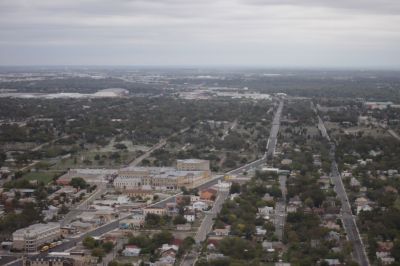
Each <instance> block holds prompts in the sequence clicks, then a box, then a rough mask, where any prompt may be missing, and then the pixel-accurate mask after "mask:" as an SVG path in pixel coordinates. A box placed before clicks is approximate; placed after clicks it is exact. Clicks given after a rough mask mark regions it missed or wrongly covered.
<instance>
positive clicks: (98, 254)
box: [92, 248, 106, 260]
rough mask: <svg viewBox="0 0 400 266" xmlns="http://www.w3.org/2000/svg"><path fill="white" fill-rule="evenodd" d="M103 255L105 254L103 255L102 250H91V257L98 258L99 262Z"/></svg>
mask: <svg viewBox="0 0 400 266" xmlns="http://www.w3.org/2000/svg"><path fill="white" fill-rule="evenodd" d="M105 255H106V254H105V252H104V250H103V249H102V248H94V249H93V250H92V256H93V257H98V258H99V259H100V260H101V258H103V257H104V256H105Z"/></svg>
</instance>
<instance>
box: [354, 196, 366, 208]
mask: <svg viewBox="0 0 400 266" xmlns="http://www.w3.org/2000/svg"><path fill="white" fill-rule="evenodd" d="M368 203H369V200H368V199H367V198H365V197H359V198H357V199H356V200H355V204H356V206H357V207H363V206H365V205H367V204H368Z"/></svg>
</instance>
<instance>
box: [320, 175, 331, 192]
mask: <svg viewBox="0 0 400 266" xmlns="http://www.w3.org/2000/svg"><path fill="white" fill-rule="evenodd" d="M318 183H319V184H320V188H321V189H324V190H327V189H329V186H330V184H331V179H330V177H329V176H326V175H323V176H320V178H319V180H318Z"/></svg>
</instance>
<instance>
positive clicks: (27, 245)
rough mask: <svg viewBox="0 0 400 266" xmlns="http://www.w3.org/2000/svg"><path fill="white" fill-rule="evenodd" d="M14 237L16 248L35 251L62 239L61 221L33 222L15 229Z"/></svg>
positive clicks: (14, 246)
mask: <svg viewBox="0 0 400 266" xmlns="http://www.w3.org/2000/svg"><path fill="white" fill-rule="evenodd" d="M12 237H13V248H14V249H17V250H24V251H26V252H35V251H37V250H38V248H39V247H40V246H42V245H44V244H46V243H51V242H53V241H55V240H58V239H60V237H61V228H60V224H59V223H47V224H33V225H31V226H28V227H26V228H22V229H19V230H17V231H15V232H14V233H13V235H12Z"/></svg>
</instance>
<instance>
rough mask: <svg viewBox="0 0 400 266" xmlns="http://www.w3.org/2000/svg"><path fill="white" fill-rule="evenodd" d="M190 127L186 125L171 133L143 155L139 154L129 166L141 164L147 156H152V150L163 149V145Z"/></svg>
mask: <svg viewBox="0 0 400 266" xmlns="http://www.w3.org/2000/svg"><path fill="white" fill-rule="evenodd" d="M189 129H190V127H186V128H184V129H181V130H180V131H178V132H176V133H174V134H172V135H170V136H169V137H167V138H165V139H162V140H160V141H159V142H158V143H157V144H156V145H154V146H153V147H151V148H150V149H149V150H148V151H146V152H145V153H144V154H142V155H141V156H139V157H138V158H136V159H135V160H133V161H132V162H130V163H129V166H137V165H138V164H140V163H141V162H142V161H143V160H144V159H146V158H147V157H149V156H150V154H151V153H152V152H154V151H155V150H158V149H161V148H162V147H164V146H165V145H166V144H167V142H168V140H169V139H171V138H173V137H176V136H178V135H180V134H183V133H185V132H186V131H188V130H189Z"/></svg>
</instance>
